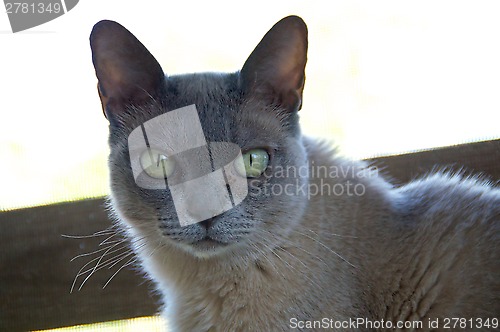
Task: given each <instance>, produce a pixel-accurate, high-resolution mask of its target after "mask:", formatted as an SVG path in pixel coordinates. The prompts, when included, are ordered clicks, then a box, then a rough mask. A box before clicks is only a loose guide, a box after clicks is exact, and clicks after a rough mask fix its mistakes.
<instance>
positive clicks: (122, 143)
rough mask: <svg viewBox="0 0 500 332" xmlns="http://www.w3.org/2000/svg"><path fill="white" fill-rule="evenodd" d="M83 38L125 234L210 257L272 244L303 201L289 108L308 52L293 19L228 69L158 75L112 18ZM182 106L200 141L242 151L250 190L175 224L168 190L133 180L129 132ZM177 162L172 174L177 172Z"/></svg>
mask: <svg viewBox="0 0 500 332" xmlns="http://www.w3.org/2000/svg"><path fill="white" fill-rule="evenodd" d="M91 46H92V52H93V62H94V66H95V68H96V74H97V77H98V79H99V94H100V97H101V101H102V104H103V109H104V112H105V115H106V116H107V118H108V120H109V121H110V139H109V143H110V147H111V154H110V158H109V167H110V172H111V192H112V195H111V196H112V201H113V205H114V209H115V212H116V213H117V214H118V216H119V217H120V218H121V219H122V221H124V222H125V223H126V224H127V225H128V226H131V232H132V233H134V234H136V236H138V237H142V238H144V240H146V241H152V242H155V243H157V244H158V245H163V246H167V247H168V246H173V247H175V248H181V249H182V250H186V251H188V252H190V253H192V254H194V255H196V256H198V257H209V256H213V255H217V254H222V253H224V252H226V253H228V252H232V253H235V252H238V253H239V252H246V253H248V252H252V251H259V250H261V248H264V247H266V246H267V247H268V246H273V243H277V242H279V241H277V239H278V238H279V237H280V236H281V235H284V234H286V233H287V232H288V231H289V230H290V229H291V228H292V227H293V225H294V224H295V223H297V222H298V220H299V219H300V218H301V216H302V215H303V213H304V209H305V201H306V200H305V198H304V197H303V195H304V192H303V191H302V190H301V188H302V187H303V186H304V185H305V184H306V183H307V176H304V172H303V171H304V170H305V169H307V157H306V153H305V151H304V148H303V145H302V141H301V135H300V130H299V127H298V116H297V112H298V110H299V109H300V107H301V103H302V89H303V85H304V69H305V63H306V51H307V30H306V27H305V24H304V23H303V21H302V20H301V19H300V18H297V17H288V18H285V19H283V20H281V21H280V22H278V23H277V24H276V25H275V26H274V27H273V28H272V29H271V30H270V31H269V32H268V33H267V34H266V36H265V37H264V39H263V40H262V41H261V42H260V43H259V45H258V46H257V47H256V49H255V50H254V52H253V53H252V54H251V55H250V57H249V58H248V60H247V61H246V63H245V65H244V66H243V69H242V70H241V71H240V72H237V73H232V74H215V73H202V74H188V75H179V76H167V77H165V76H164V74H163V71H162V69H161V67H160V65H159V64H158V63H157V62H156V60H155V59H154V58H153V57H152V56H151V54H150V53H149V52H148V51H147V50H146V48H145V47H144V46H143V45H142V44H141V43H140V42H139V41H138V40H137V39H135V37H134V36H133V35H131V34H130V32H128V31H127V30H125V29H124V28H123V27H122V26H120V25H118V24H117V23H115V22H111V21H102V22H99V23H98V24H96V26H95V27H94V30H93V32H92V35H91ZM188 105H195V106H196V109H197V111H198V116H199V120H200V122H201V127H202V129H203V134H204V136H205V140H206V141H207V142H230V143H233V144H236V145H237V146H238V147H239V148H240V149H241V152H242V154H243V160H244V161H245V163H244V165H245V168H246V175H247V176H248V178H247V179H246V181H247V184H248V195H247V196H246V198H245V199H244V200H243V201H242V202H241V203H240V204H238V205H236V206H235V207H233V208H232V209H229V210H228V211H225V212H223V213H221V214H218V215H216V216H215V217H213V218H209V219H206V220H203V221H201V222H198V223H193V224H190V225H187V226H181V224H180V223H179V218H178V215H177V211H176V208H175V205H174V202H173V199H172V193H171V191H170V190H168V189H166V190H164V189H144V188H142V187H141V186H138V185H137V183H136V181H135V179H134V176H133V172H132V167H131V160H130V153H129V145H128V138H129V135H130V133H131V132H132V131H133V130H134V129H135V128H137V127H140V126H141V124H144V123H145V122H146V121H148V120H151V119H153V118H155V117H157V116H159V115H161V114H164V113H166V112H169V111H172V110H176V109H179V108H182V107H185V106H188ZM162 143H164V144H165V145H168V142H161V140H160V141H159V142H156V146H157V150H159V153H161V146H162ZM139 155H140V153H139ZM179 168H181V167H178V168H177V169H176V168H173V171H172V173H173V172H176V171H177V172H182V170H181V169H179ZM284 170H288V171H287V172H284ZM292 170H295V171H293V172H292ZM298 170H301V171H300V172H298ZM243 175H245V174H243ZM145 176H148V174H147V172H146V173H145ZM152 176H154V174H152ZM169 176H170V174H169ZM172 176H173V175H172ZM193 197H194V198H193ZM191 199H194V200H195V201H194V202H191V203H195V204H191V203H190V202H187V203H186V204H187V205H188V211H189V209H194V207H195V206H196V208H198V209H199V208H200V206H203V204H200V202H205V201H206V202H209V201H210V197H209V195H208V194H207V193H206V192H205V191H204V190H199V192H196V193H195V194H194V196H192V197H191ZM190 204H191V205H190ZM193 213H194V212H193Z"/></svg>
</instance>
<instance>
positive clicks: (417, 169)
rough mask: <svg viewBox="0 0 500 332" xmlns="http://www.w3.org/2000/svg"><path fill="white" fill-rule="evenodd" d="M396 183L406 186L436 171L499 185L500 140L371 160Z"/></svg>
mask: <svg viewBox="0 0 500 332" xmlns="http://www.w3.org/2000/svg"><path fill="white" fill-rule="evenodd" d="M369 161H371V162H373V163H374V165H376V166H377V167H379V169H381V170H382V172H383V173H387V175H388V176H389V177H390V178H391V179H392V182H394V183H395V184H404V183H406V182H408V181H410V180H412V179H415V178H416V177H419V176H422V175H424V174H427V173H429V172H432V171H434V170H435V169H436V167H437V168H438V169H442V168H446V169H450V170H453V171H455V172H457V171H461V172H462V173H464V174H468V175H470V174H480V175H482V176H483V177H485V178H487V179H489V180H491V181H493V182H495V183H498V181H499V180H500V140H491V141H484V142H476V143H469V144H461V145H455V146H450V147H444V148H438V149H432V150H427V151H420V152H415V153H408V154H402V155H395V156H388V157H381V158H374V159H371V160H369Z"/></svg>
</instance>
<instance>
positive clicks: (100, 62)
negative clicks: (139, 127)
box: [90, 20, 166, 121]
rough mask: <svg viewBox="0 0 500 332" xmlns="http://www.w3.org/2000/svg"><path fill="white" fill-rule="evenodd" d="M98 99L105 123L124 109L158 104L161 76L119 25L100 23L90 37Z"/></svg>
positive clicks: (143, 49)
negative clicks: (105, 119)
mask: <svg viewBox="0 0 500 332" xmlns="http://www.w3.org/2000/svg"><path fill="white" fill-rule="evenodd" d="M90 47H91V49H92V62H93V63H94V67H95V72H96V75H97V79H98V80H99V83H98V91H99V97H100V98H101V103H102V108H103V111H104V114H105V115H106V117H107V118H108V120H110V121H111V120H112V119H113V117H114V116H115V115H118V114H119V113H121V112H123V111H125V109H126V108H127V107H128V106H141V105H143V104H146V103H149V102H152V101H153V100H154V101H156V102H158V99H159V98H160V97H161V96H162V94H163V93H162V92H164V90H165V89H166V82H165V74H164V73H163V70H162V69H161V66H160V64H159V63H158V61H156V59H155V58H154V57H153V55H151V53H150V52H149V51H148V50H147V48H146V47H145V46H144V45H143V44H142V43H141V42H140V41H139V40H138V39H137V38H136V37H135V36H134V35H133V34H132V33H131V32H129V31H128V30H127V29H125V28H124V27H123V26H122V25H120V24H118V23H116V22H113V21H108V20H104V21H100V22H98V23H97V24H96V25H95V26H94V28H93V29H92V33H91V34H90Z"/></svg>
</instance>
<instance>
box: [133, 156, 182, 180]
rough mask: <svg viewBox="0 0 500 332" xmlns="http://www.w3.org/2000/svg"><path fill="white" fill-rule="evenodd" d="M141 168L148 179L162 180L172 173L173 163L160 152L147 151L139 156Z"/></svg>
mask: <svg viewBox="0 0 500 332" xmlns="http://www.w3.org/2000/svg"><path fill="white" fill-rule="evenodd" d="M141 166H142V169H143V170H144V172H146V174H147V175H149V176H150V177H152V178H155V179H164V178H167V177H169V176H170V175H172V174H173V173H174V169H175V162H174V160H173V159H171V158H168V157H167V156H165V155H164V154H163V153H162V152H161V151H158V150H155V149H147V150H146V151H144V152H143V153H142V154H141Z"/></svg>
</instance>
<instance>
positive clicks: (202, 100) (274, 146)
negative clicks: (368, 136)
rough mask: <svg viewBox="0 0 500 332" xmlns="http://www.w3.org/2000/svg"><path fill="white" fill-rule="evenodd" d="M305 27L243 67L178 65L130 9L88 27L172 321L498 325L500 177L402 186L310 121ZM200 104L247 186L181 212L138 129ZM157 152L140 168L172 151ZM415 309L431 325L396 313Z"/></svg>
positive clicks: (145, 254)
mask: <svg viewBox="0 0 500 332" xmlns="http://www.w3.org/2000/svg"><path fill="white" fill-rule="evenodd" d="M307 35H308V31H307V26H306V24H305V23H304V21H303V20H302V19H301V18H299V17H297V16H289V17H286V18H284V19H282V20H280V21H279V22H278V23H276V24H275V25H274V26H273V27H272V28H271V29H270V30H269V32H267V34H266V35H265V36H264V37H263V39H262V40H261V41H260V43H259V44H258V45H257V47H256V48H255V49H254V51H253V52H252V53H251V55H250V56H249V58H248V59H247V60H246V62H245V63H244V65H243V67H242V69H241V70H240V71H238V72H234V73H227V74H226V73H193V74H184V75H175V76H168V75H165V74H164V72H163V70H162V68H161V67H160V65H159V63H158V62H157V61H156V60H155V58H154V57H153V56H152V55H151V54H150V52H149V51H148V50H147V49H146V47H145V46H144V45H143V44H141V43H140V42H139V40H137V39H136V38H135V36H134V35H132V34H131V33H130V32H129V31H128V30H126V29H125V28H124V27H122V26H121V25H119V24H118V23H116V22H113V21H101V22H98V23H97V24H96V25H95V26H94V28H93V30H92V33H91V36H90V43H91V49H92V61H93V64H94V67H95V71H96V75H97V78H98V92H99V96H100V99H101V102H102V108H103V111H104V114H105V116H106V118H107V119H108V121H109V131H110V134H109V146H110V156H109V170H110V186H111V195H110V206H111V208H110V209H111V214H112V217H113V218H114V219H115V220H116V221H117V223H118V224H119V227H120V228H121V229H122V230H123V232H124V233H125V234H126V235H127V237H128V238H129V239H130V242H131V246H132V249H133V251H134V252H135V254H136V255H137V257H138V258H139V261H140V265H141V268H142V269H143V270H144V271H145V272H146V274H147V276H148V277H149V278H151V279H152V280H153V281H154V283H155V284H156V286H157V289H158V290H159V292H160V293H161V295H162V297H163V300H164V308H163V315H164V317H165V318H166V319H167V320H168V324H169V326H170V327H171V328H172V329H173V330H174V331H288V330H321V329H322V328H333V329H335V330H378V329H383V328H384V327H391V326H392V327H398V328H399V329H404V328H406V329H407V330H412V329H419V330H441V329H446V327H447V326H446V323H448V327H450V326H452V325H453V321H450V320H451V319H457V318H459V319H462V320H461V321H460V323H463V324H462V325H463V326H466V327H467V328H466V329H473V328H482V329H487V328H491V327H495V326H493V325H491V324H493V323H495V322H496V324H498V315H499V313H500V274H499V272H500V250H499V248H500V246H499V244H500V242H499V240H500V232H499V230H500V190H499V189H498V188H496V187H494V186H493V185H492V184H490V183H488V182H486V181H483V180H481V179H479V178H475V177H462V176H460V175H457V174H451V173H445V172H441V173H435V174H430V175H428V176H426V177H423V178H420V179H416V180H414V181H412V182H410V183H408V184H406V185H404V186H400V187H395V186H393V185H391V184H390V183H389V182H388V181H387V180H386V179H385V178H384V176H383V175H382V174H379V173H378V172H377V171H376V169H373V168H371V167H369V165H368V164H367V163H365V162H362V161H351V160H347V159H344V158H343V157H340V156H339V155H338V154H337V153H336V150H335V149H332V148H330V147H329V146H330V145H328V144H325V143H323V142H318V141H316V140H312V139H309V138H307V137H306V136H303V135H302V134H301V130H300V126H299V122H298V120H299V117H298V112H299V110H300V109H301V108H302V92H303V88H304V82H305V66H306V61H307V47H308V40H307V38H308V37H307ZM189 105H195V107H196V110H197V114H198V117H199V121H200V123H201V127H202V130H203V134H204V136H205V139H206V142H208V143H207V144H210V142H230V143H233V144H236V145H237V146H238V147H240V149H241V153H242V155H241V160H243V164H239V165H240V167H241V165H243V167H245V175H246V176H247V177H248V179H247V180H246V181H247V184H248V192H247V196H246V198H245V199H244V200H243V201H242V202H241V203H240V204H238V205H235V206H234V207H233V208H231V209H228V210H227V211H225V212H222V213H219V214H218V215H214V216H213V217H210V218H206V219H204V220H202V221H201V222H196V223H191V224H189V225H187V226H186V225H184V226H181V225H180V223H179V220H178V216H177V214H176V209H175V206H174V204H173V199H172V195H173V194H172V192H170V191H169V190H168V189H147V188H143V187H141V186H139V185H138V184H137V183H136V181H135V179H134V175H133V171H132V164H133V163H135V162H136V161H134V160H131V156H132V154H131V153H130V151H129V146H128V145H129V141H128V139H129V135H130V134H131V132H132V131H133V130H134V129H136V128H140V127H141V125H143V124H144V123H146V122H147V121H149V120H151V119H155V118H156V117H158V116H160V115H162V114H169V112H174V111H176V110H178V109H182V108H183V107H186V106H189ZM172 114H173V113H172ZM186 114H187V113H186ZM429 121H432V119H429ZM183 128H184V127H183ZM184 129H185V130H188V128H187V127H186V128H184ZM360 134H362V133H360ZM161 144H164V145H165V146H167V145H168V144H169V142H159V147H157V148H158V149H161ZM148 149H149V146H148ZM143 152H144V153H145V151H143ZM156 153H158V159H155V160H157V164H156V166H154V165H153V166H151V165H149V166H143V167H144V172H146V173H148V172H150V171H151V169H149V168H148V167H150V166H151V167H153V168H154V167H159V166H160V159H159V157H160V156H161V157H164V159H168V158H169V157H168V156H165V155H162V153H165V152H162V151H159V152H157V151H156V150H155V154H156ZM134 156H135V155H134ZM134 158H135V157H134ZM134 158H132V159H134ZM162 163H163V161H162ZM162 167H164V165H163V166H162ZM163 171H165V168H163ZM175 171H176V170H174V171H173V172H175ZM165 172H166V171H165ZM161 174H163V173H161ZM166 174H167V173H165V174H163V175H166ZM169 174H171V173H170V171H169ZM172 174H173V173H172ZM149 175H150V173H148V174H146V176H149ZM169 176H170V175H167V178H168V177H169ZM152 177H155V176H154V174H153V175H152ZM159 178H161V176H160V177H159ZM163 180H165V179H164V178H162V181H163ZM195 194H196V195H195V197H196V201H193V202H190V204H191V205H189V206H194V205H197V206H199V205H200V204H201V203H202V204H204V205H202V206H207V204H206V202H209V201H210V199H211V197H210V194H208V193H206V192H204V191H203V190H200V191H199V192H196V193H195ZM188 209H189V208H188ZM485 322H489V323H488V324H489V325H488V324H485ZM410 323H412V324H419V323H420V324H421V325H396V324H410ZM436 323H437V324H438V325H432V324H436ZM383 324H386V325H383ZM387 324H393V325H387ZM480 324H481V325H480ZM457 326H458V325H457Z"/></svg>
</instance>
